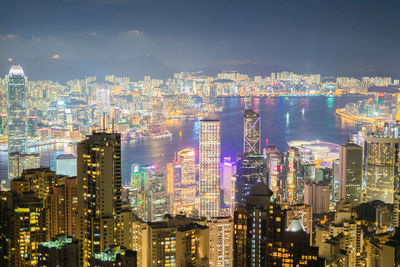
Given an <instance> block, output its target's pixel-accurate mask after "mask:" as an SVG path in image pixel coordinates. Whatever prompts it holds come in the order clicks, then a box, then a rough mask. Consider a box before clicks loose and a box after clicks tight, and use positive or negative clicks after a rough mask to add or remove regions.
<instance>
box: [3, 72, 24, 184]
mask: <svg viewBox="0 0 400 267" xmlns="http://www.w3.org/2000/svg"><path fill="white" fill-rule="evenodd" d="M26 97H27V90H26V86H25V74H24V71H23V70H22V67H21V66H12V67H11V69H10V72H9V74H8V93H7V127H8V154H9V155H10V154H11V153H26V140H27V110H26V106H27V103H26ZM12 170H13V169H12V168H9V169H8V172H9V173H10V172H11V171H12ZM9 176H10V175H9Z"/></svg>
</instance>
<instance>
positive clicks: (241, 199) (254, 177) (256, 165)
mask: <svg viewBox="0 0 400 267" xmlns="http://www.w3.org/2000/svg"><path fill="white" fill-rule="evenodd" d="M236 161H237V173H236V183H235V206H244V205H245V201H246V196H247V195H248V194H249V192H250V190H251V188H253V186H254V185H255V184H256V183H258V182H260V181H261V182H264V183H266V182H267V170H266V168H265V164H264V156H263V155H248V154H247V155H246V154H244V153H239V154H238V155H237V158H236Z"/></svg>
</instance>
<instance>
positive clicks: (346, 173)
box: [339, 143, 363, 205]
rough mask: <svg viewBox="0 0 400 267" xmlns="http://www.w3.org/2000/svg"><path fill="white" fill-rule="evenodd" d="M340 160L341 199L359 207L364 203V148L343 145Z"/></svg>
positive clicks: (354, 145) (350, 144)
mask: <svg viewBox="0 0 400 267" xmlns="http://www.w3.org/2000/svg"><path fill="white" fill-rule="evenodd" d="M339 160H340V165H339V199H344V200H347V201H349V202H351V203H352V204H354V205H357V204H359V203H361V202H362V182H363V176H362V168H363V164H362V147H360V146H358V145H356V144H352V143H349V144H346V145H341V146H340V154H339Z"/></svg>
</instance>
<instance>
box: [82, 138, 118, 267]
mask: <svg viewBox="0 0 400 267" xmlns="http://www.w3.org/2000/svg"><path fill="white" fill-rule="evenodd" d="M77 155H78V158H77V165H78V168H77V169H78V170H77V174H78V175H77V177H78V223H77V227H78V229H77V231H78V232H77V237H78V238H79V239H80V240H82V242H83V252H84V253H83V260H84V265H85V266H86V265H87V264H88V261H89V259H90V255H92V254H95V253H100V252H101V251H103V250H104V249H105V248H106V247H107V246H110V245H114V238H115V237H114V228H115V225H114V221H115V218H116V217H117V216H118V215H119V213H120V212H121V205H122V203H121V136H120V135H119V134H115V133H104V132H93V134H92V135H89V136H87V137H86V139H85V140H83V141H82V142H81V143H79V144H78V150H77Z"/></svg>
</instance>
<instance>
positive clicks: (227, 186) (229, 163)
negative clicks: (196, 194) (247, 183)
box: [221, 157, 236, 215]
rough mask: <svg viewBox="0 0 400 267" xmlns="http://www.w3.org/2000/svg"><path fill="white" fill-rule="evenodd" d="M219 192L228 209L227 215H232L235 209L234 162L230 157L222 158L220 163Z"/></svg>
mask: <svg viewBox="0 0 400 267" xmlns="http://www.w3.org/2000/svg"><path fill="white" fill-rule="evenodd" d="M221 170H222V173H221V174H222V175H221V193H223V201H224V204H225V206H226V207H227V210H228V215H232V214H233V211H234V210H235V209H234V207H235V182H236V177H235V176H236V162H235V161H233V160H231V158H230V157H226V158H224V161H223V162H222V163H221Z"/></svg>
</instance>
